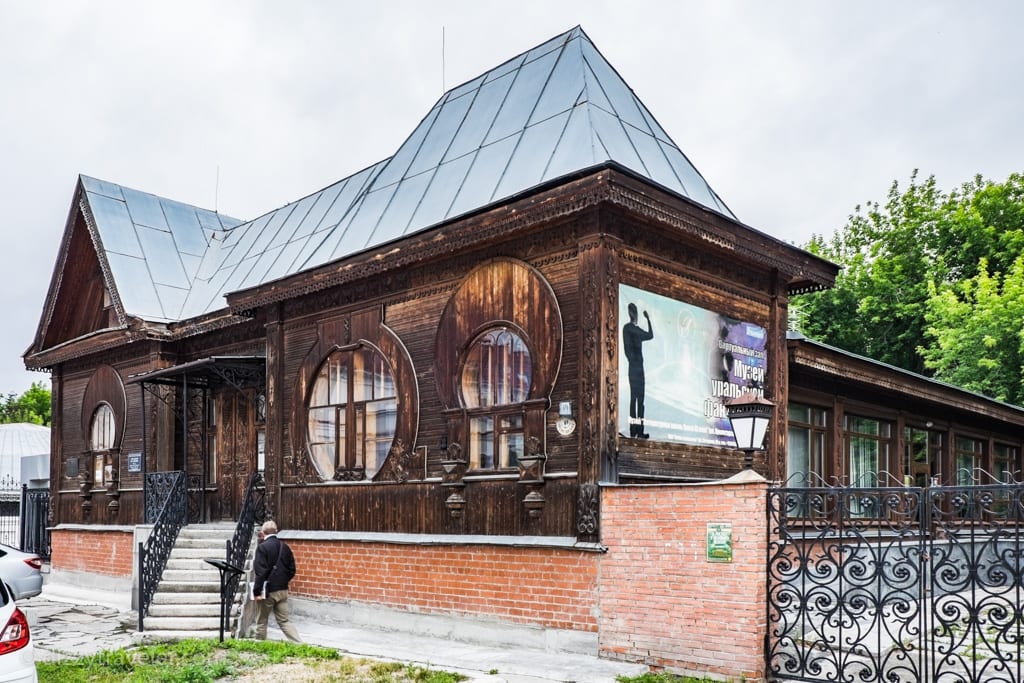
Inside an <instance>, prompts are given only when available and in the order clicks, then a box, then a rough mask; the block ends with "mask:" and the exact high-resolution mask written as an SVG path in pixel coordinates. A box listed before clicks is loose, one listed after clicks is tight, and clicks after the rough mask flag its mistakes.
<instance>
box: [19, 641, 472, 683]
mask: <svg viewBox="0 0 1024 683" xmlns="http://www.w3.org/2000/svg"><path fill="white" fill-rule="evenodd" d="M285 669H287V670H286V671H285ZM36 670H37V672H38V674H39V683H123V682H128V683H212V682H213V681H223V682H224V683H228V682H229V681H232V680H235V679H236V678H237V677H240V676H246V677H247V679H246V680H264V678H263V677H262V676H261V674H265V680H267V681H281V680H292V681H333V682H335V683H458V682H459V681H463V680H466V677H465V676H463V675H461V674H456V673H452V672H449V671H435V670H432V669H426V668H423V667H419V666H414V665H412V664H399V663H395V662H378V661H371V660H366V659H356V658H352V657H342V656H341V655H339V654H338V652H337V650H332V649H330V648H323V647H317V646H314V645H297V644H293V643H284V642H277V641H266V640H263V641H256V640H226V641H224V642H223V643H221V642H219V641H217V640H199V639H194V640H183V641H179V642H175V643H161V644H156V645H146V646H141V647H137V648H132V649H130V650H118V651H115V650H108V651H104V652H100V653H98V654H95V655H90V656H87V657H78V658H76V659H66V660H61V661H57V662H39V663H37V664H36ZM307 675H308V676H310V677H308V678H307V677H306V676H307Z"/></svg>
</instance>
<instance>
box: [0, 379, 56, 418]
mask: <svg viewBox="0 0 1024 683" xmlns="http://www.w3.org/2000/svg"><path fill="white" fill-rule="evenodd" d="M50 410H51V402H50V390H49V389H47V388H46V386H45V385H44V384H43V383H42V382H33V383H32V386H31V387H29V389H27V390H26V391H25V393H23V394H21V395H20V396H19V395H18V394H15V393H13V392H12V393H9V394H7V396H5V397H4V398H3V399H2V400H0V423H5V424H6V423H12V422H31V423H34V424H40V425H46V426H49V425H50Z"/></svg>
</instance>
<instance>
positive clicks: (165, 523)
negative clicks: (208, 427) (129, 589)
mask: <svg viewBox="0 0 1024 683" xmlns="http://www.w3.org/2000/svg"><path fill="white" fill-rule="evenodd" d="M147 478H148V482H147V483H148V487H149V491H150V492H153V491H162V492H164V493H165V494H166V495H161V496H160V501H161V504H160V508H159V511H158V512H157V514H156V515H155V517H156V519H155V521H154V522H153V530H152V531H151V532H150V534H149V538H148V539H146V542H145V543H139V631H143V630H144V628H143V620H144V619H145V617H146V614H147V613H148V612H149V604H150V602H151V601H152V600H153V595H154V594H155V593H156V588H157V586H158V585H159V583H160V578H161V576H163V573H164V568H165V567H166V566H167V559H168V558H169V557H170V555H171V550H172V549H173V548H174V542H175V541H176V540H177V538H178V532H179V531H181V527H183V526H185V522H186V511H187V506H186V502H185V473H184V472H154V473H152V474H149V475H147ZM151 496H152V493H151ZM153 497H155V496H153ZM148 502H149V501H148V500H147V519H148V518H149V514H148V507H149V506H148Z"/></svg>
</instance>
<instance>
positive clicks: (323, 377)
mask: <svg viewBox="0 0 1024 683" xmlns="http://www.w3.org/2000/svg"><path fill="white" fill-rule="evenodd" d="M330 377H331V369H330V363H325V364H324V366H323V367H322V368H320V372H319V373H317V376H316V380H315V381H314V382H313V391H311V392H310V394H309V405H310V406H325V405H328V404H329V403H330Z"/></svg>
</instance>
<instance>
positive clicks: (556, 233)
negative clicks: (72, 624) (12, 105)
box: [25, 28, 1024, 649]
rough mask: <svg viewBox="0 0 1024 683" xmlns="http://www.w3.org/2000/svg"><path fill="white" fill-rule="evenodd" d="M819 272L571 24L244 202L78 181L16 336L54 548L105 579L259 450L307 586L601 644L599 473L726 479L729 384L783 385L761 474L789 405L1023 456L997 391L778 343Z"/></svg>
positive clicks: (202, 506) (235, 492) (832, 472)
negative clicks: (982, 391) (379, 135)
mask: <svg viewBox="0 0 1024 683" xmlns="http://www.w3.org/2000/svg"><path fill="white" fill-rule="evenodd" d="M836 272H837V267H836V266H835V265H834V264H832V263H829V262H827V261H824V260H822V259H820V258H818V257H816V256H814V255H811V254H809V253H807V252H805V251H802V250H800V249H798V248H796V247H794V246H792V245H790V244H787V243H785V242H783V241H780V240H778V239H776V238H774V237H771V236H769V235H767V234H764V233H762V232H759V231H758V230H755V229H753V228H751V227H750V226H748V225H745V224H744V223H742V222H740V221H739V220H738V219H737V218H736V217H735V216H734V215H733V214H732V212H731V211H730V210H729V208H728V207H727V206H726V204H725V203H724V202H723V201H722V200H721V199H720V198H719V196H718V195H717V194H716V193H715V192H714V190H712V189H711V187H710V186H709V185H708V183H707V182H706V181H705V179H704V178H703V177H702V176H701V174H700V173H699V172H698V171H697V170H696V168H694V166H693V165H692V164H691V163H690V161H689V160H688V159H687V157H686V155H685V154H684V153H683V151H682V150H681V149H680V148H679V147H678V146H677V145H676V144H675V143H674V142H673V141H672V139H671V137H670V136H669V135H668V133H667V132H666V131H665V130H664V129H662V127H661V126H660V125H659V124H658V123H657V121H656V119H655V118H654V116H653V115H652V114H651V113H650V112H649V111H648V110H647V108H646V107H645V106H644V105H643V104H642V102H641V101H640V100H639V99H638V97H637V96H636V95H635V94H634V93H633V91H632V90H631V89H630V88H629V87H628V86H627V85H626V83H625V82H624V81H623V80H622V78H621V77H620V76H619V75H618V73H616V71H615V70H614V69H613V68H612V67H611V66H610V65H609V64H608V62H607V61H606V60H605V58H604V57H603V56H602V55H601V54H600V53H599V52H598V51H597V49H596V48H595V47H594V45H593V43H592V42H591V41H590V39H589V38H588V37H587V35H586V34H585V33H584V32H583V31H582V30H581V29H580V28H575V29H572V30H570V31H568V32H567V33H564V34H562V35H559V36H556V37H555V38H553V39H551V40H550V41H548V42H546V43H544V44H542V45H539V46H537V47H535V48H533V49H531V50H528V51H527V52H524V53H523V54H521V55H518V56H516V57H515V58H513V59H511V60H509V61H507V62H505V63H503V64H501V65H499V66H497V67H495V68H494V69H491V70H489V71H487V72H485V73H483V74H481V75H480V76H479V77H477V78H474V79H473V80H470V81H468V82H466V83H464V84H462V85H459V86H457V87H455V88H453V89H451V90H450V91H448V92H447V93H445V94H444V95H443V96H442V97H441V99H440V100H438V102H437V103H436V104H435V106H434V107H433V108H432V109H431V110H430V111H429V112H428V113H427V115H426V116H425V117H424V119H423V120H422V122H421V123H420V124H419V126H417V128H416V129H415V130H414V131H413V132H412V134H411V135H410V136H409V138H408V139H407V140H406V141H405V142H404V143H403V144H402V145H401V147H399V149H398V150H397V151H396V152H395V153H394V154H393V155H392V156H390V157H388V158H386V159H384V160H383V161H381V162H379V163H378V164H375V165H373V166H371V167H369V168H366V169H363V170H362V171H359V172H357V173H355V174H353V175H351V176H348V177H346V178H345V179H343V180H341V181H339V182H337V183H335V184H333V185H330V186H329V187H326V188H324V189H322V190H319V191H317V192H314V193H312V194H310V195H308V196H306V197H303V198H301V199H298V200H297V201H295V202H293V203H291V204H288V205H286V206H283V207H281V208H279V209H277V210H274V211H271V212H269V213H267V214H265V215H263V216H260V217H257V218H255V219H252V220H246V221H242V220H237V219H233V218H229V217H226V216H224V215H220V214H218V213H216V212H213V211H208V210H204V209H200V208H196V207H194V206H190V205H187V204H184V203H181V202H177V201H171V200H168V199H165V198H161V197H157V196H154V195H152V194H147V193H144V192H140V191H137V190H133V189H130V188H128V187H125V186H122V185H117V184H114V183H110V182H106V181H102V180H97V179H94V178H90V177H86V176H81V177H80V178H79V181H78V183H77V185H76V187H75V191H74V196H73V200H72V205H71V211H70V214H69V216H68V220H67V226H66V229H65V232H64V237H63V240H62V242H61V244H60V245H59V250H58V256H57V263H56V266H55V269H54V274H53V279H52V283H51V286H50V289H49V293H48V295H47V298H46V301H45V304H44V307H43V313H42V317H41V321H40V325H39V328H38V332H37V334H36V337H35V339H34V340H33V342H32V345H31V347H30V349H29V350H28V352H27V353H26V355H25V362H26V365H27V367H29V368H32V369H47V370H49V371H50V372H51V373H52V387H53V401H54V405H53V416H54V418H53V454H52V455H53V457H52V460H51V462H52V473H51V482H52V523H53V526H54V540H53V557H54V560H53V562H54V569H55V570H58V571H59V570H61V569H63V570H65V573H66V574H69V575H75V576H80V575H85V574H89V575H91V576H97V575H99V576H106V577H111V578H113V579H119V580H124V581H126V580H127V579H128V577H130V576H131V574H132V571H133V565H132V562H133V558H132V555H133V549H134V539H135V534H136V528H137V527H138V526H140V525H145V523H146V522H147V519H148V516H147V506H149V505H152V500H148V499H153V498H156V497H158V492H157V491H156V490H154V488H153V485H152V484H149V483H147V481H148V480H149V479H150V478H151V476H152V475H153V474H155V473H161V472H171V471H182V472H185V473H186V477H187V491H188V492H187V499H188V506H189V515H190V521H191V522H193V523H202V522H211V521H221V520H229V521H230V520H235V519H236V517H237V515H238V514H239V511H240V506H241V504H242V500H243V496H244V493H245V488H246V485H247V483H248V482H249V481H250V478H251V476H252V475H253V473H255V472H257V471H262V472H263V475H264V479H265V483H266V492H267V502H268V505H269V508H270V510H271V513H272V514H273V515H274V517H275V519H276V520H277V521H278V523H279V524H280V526H281V528H282V529H283V530H285V531H284V532H283V534H285V535H286V537H287V538H289V539H290V541H291V543H292V545H293V548H294V549H295V552H296V555H297V557H298V558H299V564H300V567H303V568H305V573H303V572H302V571H300V576H299V577H298V579H297V580H296V584H295V585H294V592H295V594H296V595H297V596H299V597H300V598H305V599H308V600H310V601H314V602H316V603H318V604H328V603H330V604H340V605H347V606H349V607H350V608H351V607H352V606H353V605H362V606H367V605H372V606H377V607H383V608H386V609H391V610H395V611H398V612H403V611H405V612H408V611H413V612H416V613H418V614H442V615H455V616H461V617H467V618H478V619H486V620H492V621H495V622H497V623H500V624H516V625H526V626H530V627H538V626H539V627H542V628H544V629H548V630H549V631H551V632H560V633H569V634H576V635H579V634H582V635H583V636H585V637H586V638H592V637H594V636H596V634H597V633H598V631H599V616H598V615H597V614H596V611H597V610H596V609H595V605H596V602H595V601H596V600H597V598H596V597H595V595H596V593H597V592H598V591H599V589H600V577H599V572H598V571H597V567H598V565H599V562H600V561H601V558H602V556H603V555H604V553H605V551H606V550H607V548H606V546H605V545H604V544H603V543H604V539H603V536H602V508H601V500H602V491H603V490H606V489H609V488H614V487H626V486H634V485H635V486H645V485H650V484H666V483H685V482H706V481H710V480H719V479H724V478H727V477H729V476H730V475H732V474H734V473H735V472H736V471H737V470H739V469H740V462H741V457H742V456H740V455H739V454H738V452H737V451H736V449H735V444H734V441H733V436H732V432H731V430H730V428H729V423H728V420H727V419H726V416H725V408H724V403H725V401H726V400H728V399H729V398H731V397H734V396H736V395H738V394H739V393H740V392H742V391H745V390H752V391H754V392H756V393H759V394H761V395H763V396H765V397H767V398H768V399H770V400H771V401H772V402H773V403H774V404H775V406H776V411H775V419H774V420H773V421H772V423H771V427H770V432H769V435H768V439H767V444H766V445H767V450H766V452H765V453H764V454H761V455H759V456H758V458H757V460H756V462H755V468H756V470H757V471H758V472H760V473H762V474H764V475H765V476H766V477H767V478H768V479H770V480H780V479H783V478H785V477H786V476H787V471H786V468H787V455H786V453H787V450H786V443H787V438H789V439H793V438H803V434H804V433H803V432H800V431H799V429H798V430H796V431H794V430H793V429H792V428H789V429H788V428H787V420H786V416H787V410H786V408H787V406H788V405H790V402H791V401H793V400H794V398H795V397H798V398H799V403H798V406H802V407H806V408H808V410H809V411H810V412H811V413H813V412H814V410H817V411H818V412H817V413H814V417H813V418H808V419H807V420H806V425H805V423H804V422H799V424H798V425H797V426H798V427H802V426H806V427H807V430H806V431H807V433H808V434H810V435H811V436H809V437H808V444H809V445H807V452H808V453H809V455H807V456H806V457H804V461H806V462H803V461H800V459H799V457H797V456H796V455H790V456H788V457H789V460H788V465H789V467H794V466H797V465H800V464H801V463H803V465H802V466H806V467H811V465H809V464H808V463H810V462H811V460H812V459H813V458H818V460H817V461H815V462H819V463H826V462H827V463H828V464H827V465H824V464H821V465H819V466H818V470H819V472H818V473H819V474H820V475H821V476H825V477H830V476H842V475H844V473H845V469H844V468H845V466H844V464H843V463H844V462H846V460H845V456H844V455H843V453H844V452H845V451H844V449H846V448H847V445H846V444H847V441H846V440H845V439H846V436H845V432H844V431H843V429H844V428H843V426H842V424H843V421H842V419H841V418H840V419H839V420H838V421H836V416H837V415H840V416H841V415H844V414H845V415H853V414H858V413H857V412H856V408H858V407H862V406H870V408H871V409H870V410H869V411H867V413H868V417H872V418H876V419H884V420H890V419H891V420H892V432H891V436H892V439H893V441H892V444H891V446H887V447H886V448H889V449H891V450H887V451H886V453H887V456H886V457H887V458H889V459H890V460H891V463H890V462H889V460H886V461H885V462H884V463H882V465H884V468H885V469H888V470H889V471H898V470H899V467H900V465H899V461H900V457H899V449H900V448H901V447H902V445H901V444H902V442H898V441H897V438H901V437H900V432H899V430H901V429H903V427H904V426H905V424H906V425H911V426H913V425H916V424H917V422H918V421H920V424H921V425H923V424H924V422H925V421H926V420H927V421H934V423H935V424H938V423H940V422H941V424H943V425H945V426H944V429H946V430H947V437H946V438H947V443H948V438H953V439H954V440H955V439H956V434H955V433H954V431H955V430H956V429H959V425H970V429H973V430H974V431H973V432H972V433H973V434H974V435H975V436H977V437H978V438H984V439H987V440H991V442H989V441H986V443H989V445H990V446H991V447H992V448H994V447H995V444H996V443H997V442H998V443H1002V444H1003V445H1005V446H1007V447H1010V448H1015V449H1016V451H1013V452H1011V453H1010V455H1011V456H1012V458H1013V459H1014V462H1015V463H1016V461H1018V460H1019V454H1020V445H1021V437H1020V431H1019V430H1020V426H1021V425H1022V424H1024V414H1022V411H1021V410H1020V409H1018V408H1015V407H1012V406H1005V405H1001V404H996V403H995V402H991V401H988V400H987V399H984V398H983V397H978V396H974V395H968V394H966V392H961V391H959V390H957V389H955V388H953V387H946V386H943V385H939V384H938V383H933V382H929V381H928V380H925V379H923V378H915V379H913V380H910V379H908V377H907V375H906V374H905V373H902V372H900V371H896V370H895V369H892V368H886V367H883V366H880V365H879V364H877V363H873V362H872V361H869V360H867V359H852V358H851V357H850V356H849V355H848V354H843V352H841V351H839V350H835V349H828V348H826V347H822V346H821V345H816V344H814V343H813V342H809V341H807V340H801V339H797V338H793V339H787V317H788V302H789V298H790V297H791V296H792V295H793V294H795V293H801V292H809V291H814V290H818V289H822V288H827V287H829V286H830V285H831V284H832V283H833V281H834V278H835V275H836ZM921 387H927V391H919V389H920V388H921ZM911 398H912V400H911ZM851 401H852V402H853V407H851V408H849V409H848V410H847V412H846V413H843V412H842V411H841V410H838V408H839V407H840V406H842V405H848V404H849V402H851ZM908 406H912V407H913V409H914V410H915V411H916V412H914V413H913V417H912V418H910V419H909V420H907V419H904V418H902V417H900V416H901V415H905V414H906V410H907V408H908ZM789 414H790V415H791V416H793V415H794V412H793V408H790V410H789ZM979 414H982V415H981V417H982V419H981V421H980V422H979V421H977V420H975V418H976V417H978V416H979ZM798 417H799V416H798ZM928 429H932V428H931V427H929V428H928ZM819 434H821V435H822V436H820V439H821V440H820V442H819V441H817V440H816V439H818V438H819V436H818V435H819ZM994 435H998V437H997V436H994ZM812 442H813V444H819V443H820V445H810V444H812ZM815 448H817V449H818V450H814V449H815ZM949 453H950V454H949V455H944V456H941V457H945V458H947V459H952V458H955V457H957V456H956V454H955V453H953V452H952V451H950V452H949ZM801 457H802V456H801ZM950 462H952V460H950ZM882 465H879V466H880V467H882ZM865 467H866V466H865ZM858 471H859V470H858ZM865 471H866V470H865ZM122 585H123V584H122ZM587 642H588V643H589V644H588V645H586V646H583V649H586V648H588V647H590V648H592V647H593V642H592V641H587Z"/></svg>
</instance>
